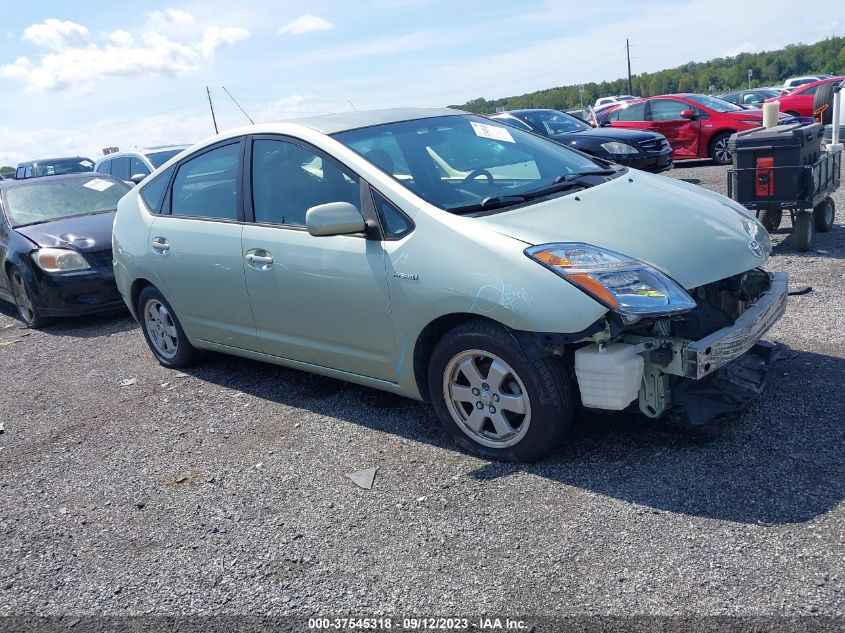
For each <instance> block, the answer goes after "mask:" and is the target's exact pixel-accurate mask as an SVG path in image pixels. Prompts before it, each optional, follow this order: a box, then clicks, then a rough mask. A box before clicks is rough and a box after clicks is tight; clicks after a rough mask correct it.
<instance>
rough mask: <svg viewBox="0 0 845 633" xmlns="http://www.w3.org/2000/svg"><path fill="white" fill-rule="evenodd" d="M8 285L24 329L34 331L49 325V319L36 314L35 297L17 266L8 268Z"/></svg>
mask: <svg viewBox="0 0 845 633" xmlns="http://www.w3.org/2000/svg"><path fill="white" fill-rule="evenodd" d="M9 285H10V286H11V288H12V296H13V297H14V298H15V307H16V308H17V310H18V316H19V317H20V319H21V321H23V322H24V324H25V325H26V327H28V328H32V329H33V330H36V329H38V328H41V327H44V326H45V325H47V324H48V323H50V319H47V318H45V317H43V316H41V314H40V313H39V312H38V305H37V304H36V301H35V295H34V294H33V293H32V290H31V289H30V287H29V284H28V283H26V280H25V279H24V278H23V275H22V274H21V271H20V269H19V268H18V267H17V266H11V267H10V268H9Z"/></svg>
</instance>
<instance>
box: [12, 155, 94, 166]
mask: <svg viewBox="0 0 845 633" xmlns="http://www.w3.org/2000/svg"><path fill="white" fill-rule="evenodd" d="M57 160H90V161H91V162H92V163H93V162H94V161H93V160H92V159H90V158H88V157H87V156H56V157H54V158H36V159H34V160H25V161H21V162H20V163H18V167H26V166H27V165H35V164H36V163H51V162H53V161H57Z"/></svg>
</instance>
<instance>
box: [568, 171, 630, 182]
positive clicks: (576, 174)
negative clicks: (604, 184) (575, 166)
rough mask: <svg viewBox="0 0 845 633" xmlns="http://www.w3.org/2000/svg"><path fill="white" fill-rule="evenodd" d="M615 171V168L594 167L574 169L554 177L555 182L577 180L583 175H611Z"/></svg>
mask: <svg viewBox="0 0 845 633" xmlns="http://www.w3.org/2000/svg"><path fill="white" fill-rule="evenodd" d="M615 173H616V170H615V169H596V170H594V171H576V172H573V173H571V174H566V175H563V176H558V177H557V178H555V180H554V181H555V182H556V183H559V182H573V181H576V180H579V179H580V178H582V177H584V176H612V175H614V174H615Z"/></svg>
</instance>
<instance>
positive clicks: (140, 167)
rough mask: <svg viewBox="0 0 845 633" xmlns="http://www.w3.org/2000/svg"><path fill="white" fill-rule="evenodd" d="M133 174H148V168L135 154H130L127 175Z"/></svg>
mask: <svg viewBox="0 0 845 633" xmlns="http://www.w3.org/2000/svg"><path fill="white" fill-rule="evenodd" d="M135 174H143V175H144V176H149V175H150V168H149V167H147V166H146V165H145V164H144V161H142V160H141V159H140V158H138V157H137V156H132V157H131V158H130V159H129V175H130V177H131V176H134V175H135Z"/></svg>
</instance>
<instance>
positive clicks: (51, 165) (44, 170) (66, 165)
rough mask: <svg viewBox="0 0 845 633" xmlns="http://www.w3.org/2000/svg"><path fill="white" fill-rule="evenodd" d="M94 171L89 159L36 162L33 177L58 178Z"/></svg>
mask: <svg viewBox="0 0 845 633" xmlns="http://www.w3.org/2000/svg"><path fill="white" fill-rule="evenodd" d="M85 171H94V161H92V160H91V159H90V158H62V159H60V160H51V161H38V162H37V163H36V164H35V165H34V169H33V174H34V175H35V176H59V175H61V174H76V173H79V172H85Z"/></svg>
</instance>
